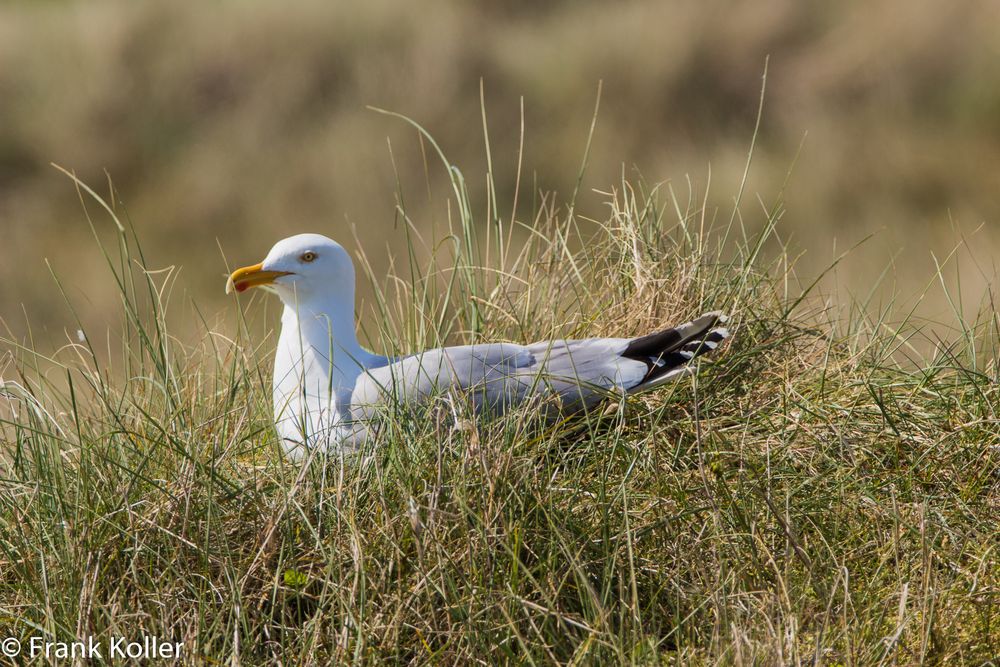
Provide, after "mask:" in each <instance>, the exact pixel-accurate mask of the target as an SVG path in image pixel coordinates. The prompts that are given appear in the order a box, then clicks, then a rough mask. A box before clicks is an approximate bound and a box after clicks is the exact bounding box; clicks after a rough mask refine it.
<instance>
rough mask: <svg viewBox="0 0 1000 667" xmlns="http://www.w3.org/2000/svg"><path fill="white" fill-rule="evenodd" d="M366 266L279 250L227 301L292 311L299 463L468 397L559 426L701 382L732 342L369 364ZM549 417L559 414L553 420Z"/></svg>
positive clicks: (320, 244) (288, 356) (647, 341)
mask: <svg viewBox="0 0 1000 667" xmlns="http://www.w3.org/2000/svg"><path fill="white" fill-rule="evenodd" d="M354 278H355V277H354V263H353V262H352V261H351V257H350V255H349V254H348V253H347V251H346V250H344V248H343V247H341V246H340V244H338V243H336V242H335V241H333V240H331V239H329V238H327V237H325V236H322V235H320V234H299V235H297V236H292V237H290V238H287V239H284V240H282V241H279V242H278V243H276V244H275V246H274V247H273V248H271V251H270V252H269V253H268V254H267V257H265V258H264V261H263V262H261V263H260V264H254V265H253V266H247V267H244V268H242V269H237V270H236V271H234V272H233V273H232V275H231V276H230V277H229V280H228V282H227V283H226V292H227V293H229V292H231V291H232V290H234V289H235V290H236V291H237V292H243V291H245V290H247V289H249V288H251V287H256V286H259V285H272V286H273V287H274V289H275V291H276V292H277V293H278V296H279V297H280V298H281V301H282V303H283V304H284V312H283V314H282V316H281V336H280V337H279V339H278V349H277V351H276V353H275V358H274V390H273V397H274V421H275V425H276V427H277V431H278V435H279V436H280V437H281V439H282V442H283V444H284V447H285V450H286V451H287V453H288V455H289V456H290V457H291V458H293V459H299V458H302V457H303V456H305V455H306V454H307V453H308V452H309V451H310V450H312V449H315V448H321V449H323V450H326V451H331V452H339V451H350V450H353V449H356V448H357V447H358V446H359V445H361V444H362V443H363V442H364V440H365V439H366V438H367V437H368V435H369V430H370V429H369V426H370V424H372V420H373V417H374V416H375V415H376V413H377V412H378V410H379V409H380V408H383V409H384V408H385V407H387V406H390V405H395V406H403V407H410V406H419V405H425V404H426V403H427V402H428V401H429V400H430V399H431V398H432V397H434V396H441V395H450V396H451V397H452V398H455V397H456V396H461V397H463V399H464V400H465V401H466V404H467V405H468V406H469V407H470V408H472V409H473V410H474V412H475V413H476V414H483V413H491V414H499V413H502V412H504V411H505V410H507V409H510V408H514V407H517V406H521V405H524V404H526V403H527V402H529V401H538V403H539V407H540V409H546V410H547V409H550V408H551V407H552V406H555V410H556V414H567V413H571V412H575V411H580V410H584V409H587V408H590V407H593V406H594V405H596V404H597V403H599V402H600V401H602V400H603V399H605V398H607V397H608V396H609V395H614V394H618V395H619V396H620V395H622V394H634V393H637V392H641V391H647V390H649V389H653V388H655V387H658V386H660V385H663V384H665V383H667V382H670V381H672V380H676V379H677V378H680V377H683V376H685V375H688V374H691V373H693V372H694V370H695V368H694V365H693V364H692V363H691V362H692V361H693V360H694V358H695V357H697V356H698V355H700V354H703V353H705V352H708V351H710V350H713V349H715V347H716V346H717V345H719V343H721V342H722V341H723V340H724V339H726V338H727V337H728V336H729V332H728V331H727V330H726V329H724V328H722V327H721V326H717V325H719V324H722V323H724V322H725V321H726V319H727V318H726V316H725V315H723V314H722V313H720V312H711V313H705V314H704V315H702V316H700V317H698V318H696V319H694V320H692V321H691V322H687V323H685V324H681V325H680V326H676V327H673V328H669V329H664V330H662V331H657V332H655V333H651V334H648V335H646V336H642V337H639V338H587V339H582V340H547V341H541V342H537V343H531V344H529V345H517V344H515V343H481V344H478V345H459V346H455V347H443V348H436V349H432V350H425V351H423V352H418V353H416V354H411V355H408V356H403V357H383V356H379V355H376V354H372V353H371V352H368V351H367V350H365V349H364V348H362V347H361V345H360V344H359V343H358V339H357V336H356V334H355V331H354ZM547 414H549V413H547Z"/></svg>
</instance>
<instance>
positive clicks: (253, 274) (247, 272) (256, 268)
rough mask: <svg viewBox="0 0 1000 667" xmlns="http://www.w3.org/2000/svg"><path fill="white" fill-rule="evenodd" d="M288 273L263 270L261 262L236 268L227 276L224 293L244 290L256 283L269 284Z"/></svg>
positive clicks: (288, 272)
mask: <svg viewBox="0 0 1000 667" xmlns="http://www.w3.org/2000/svg"><path fill="white" fill-rule="evenodd" d="M290 273H291V271H265V270H264V265H263V264H254V265H253V266H244V267H243V268H242V269H236V270H235V271H233V274H232V275H231V276H229V280H227V281H226V294H229V293H230V292H232V291H233V290H236V291H237V292H245V291H246V290H248V289H250V288H251V287H257V286H258V285H270V284H271V283H273V282H274V281H275V279H277V278H280V277H281V276H287V275H288V274H290Z"/></svg>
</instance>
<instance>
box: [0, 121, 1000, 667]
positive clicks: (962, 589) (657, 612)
mask: <svg viewBox="0 0 1000 667" xmlns="http://www.w3.org/2000/svg"><path fill="white" fill-rule="evenodd" d="M484 125H485V118H484ZM425 139H426V140H427V141H431V140H430V137H425ZM428 151H429V152H431V146H430V145H429V147H428ZM431 154H432V155H433V153H432V152H431ZM441 157H442V159H444V157H443V154H442V155H441ZM444 162H445V164H446V165H447V166H448V167H449V173H450V176H451V178H452V181H453V184H454V186H455V194H456V198H457V205H456V206H454V207H453V208H452V211H453V212H454V219H453V220H449V229H450V232H451V233H450V234H448V235H446V236H444V237H443V238H440V239H437V238H424V237H422V236H421V235H420V234H419V233H418V229H419V226H418V225H414V224H412V223H411V221H410V220H409V218H408V216H407V213H406V208H405V205H403V202H401V204H400V208H399V213H400V216H399V218H400V226H401V230H402V231H405V233H407V234H408V235H409V238H410V248H411V250H412V252H410V253H409V255H408V256H406V257H404V258H403V260H402V261H401V262H400V265H397V266H396V269H395V270H394V271H393V272H392V273H390V275H388V276H387V277H383V278H380V277H378V276H377V275H375V273H374V271H373V270H372V269H371V266H370V263H368V262H367V261H365V257H364V256H363V257H362V261H361V264H360V266H361V268H362V272H363V273H364V274H365V275H366V276H367V277H368V280H369V281H370V282H371V283H372V284H373V285H374V287H375V294H376V300H375V302H374V303H373V304H367V305H366V306H365V309H366V310H365V312H368V316H366V317H365V318H364V325H363V331H364V334H365V336H366V337H367V338H368V340H370V341H373V346H374V347H377V348H379V350H380V351H386V350H388V351H398V350H409V349H415V348H417V347H420V346H424V345H434V344H440V343H442V342H458V341H469V340H498V339H504V340H515V341H526V340H530V339H541V338H545V337H551V336H553V335H565V336H585V335H636V334H639V333H643V332H646V331H648V330H651V329H654V328H656V327H660V326H662V325H663V324H665V323H667V322H671V321H677V320H680V319H682V318H686V317H688V316H690V315H693V314H697V313H700V312H702V311H705V310H710V309H715V308H720V309H723V310H726V311H728V312H730V313H732V314H733V316H734V318H733V322H732V329H733V332H734V339H733V341H732V343H731V344H729V345H727V346H725V347H724V348H723V349H721V350H720V351H719V353H718V354H716V355H713V357H712V358H711V360H709V361H706V362H704V363H702V369H701V370H702V372H701V373H700V375H699V376H698V377H697V378H695V379H688V380H685V381H684V382H682V383H679V384H678V385H676V386H674V387H670V388H667V389H665V390H663V391H660V392H658V393H655V394H650V395H645V396H641V397H636V398H633V399H629V400H628V401H625V402H624V403H621V404H617V405H613V407H612V409H609V410H607V411H605V412H603V413H602V414H600V415H588V416H585V417H584V418H581V419H579V420H576V421H573V422H570V423H565V424H559V425H556V426H554V427H550V426H545V425H543V424H538V423H535V422H533V421H532V419H531V415H530V414H523V413H522V414H514V415H509V416H508V417H506V418H504V419H500V420H496V421H492V422H487V423H478V424H477V423H470V422H467V421H463V420H456V419H455V418H453V417H452V416H451V413H450V410H449V409H448V407H447V406H446V405H444V406H442V405H435V406H432V408H431V409H430V411H429V413H428V415H425V416H424V418H422V419H416V418H407V417H405V416H401V417H398V418H396V419H393V420H390V422H389V423H388V424H387V429H386V432H385V434H384V435H383V437H382V438H381V439H380V440H379V441H378V442H377V443H372V444H371V446H370V447H369V448H368V449H366V450H365V451H363V452H362V453H361V454H360V455H358V456H356V457H354V458H352V459H347V460H344V459H341V458H338V457H337V456H330V457H317V458H314V459H313V460H311V461H310V462H309V463H308V464H307V465H305V466H304V467H301V468H300V467H297V466H295V465H293V464H290V463H288V462H287V461H285V460H284V458H283V457H282V455H281V453H280V451H279V447H278V444H277V440H276V437H275V435H274V434H273V432H272V427H271V422H270V389H269V358H268V348H269V346H270V342H271V340H270V339H268V338H266V337H265V338H263V339H262V338H259V337H258V336H256V335H251V333H250V332H252V331H256V329H257V328H258V327H256V325H255V321H254V318H257V317H265V316H263V315H261V314H260V313H261V310H262V309H261V308H259V307H258V305H259V304H255V303H250V304H249V305H247V307H246V308H244V309H243V310H242V311H241V313H242V317H241V318H240V326H239V328H238V333H237V334H236V335H235V336H234V335H228V336H227V335H224V334H223V333H220V332H219V331H218V330H217V329H218V328H217V327H212V326H209V325H208V324H207V323H206V324H204V327H203V331H202V337H201V339H200V340H199V341H197V342H194V343H191V342H181V341H180V340H178V339H177V338H175V337H174V336H173V335H172V334H171V329H170V326H169V322H170V318H169V317H168V316H167V313H168V312H170V310H169V308H168V302H169V295H170V294H171V291H172V285H173V283H172V277H170V276H166V277H164V276H163V275H161V274H156V273H151V272H146V271H144V266H145V263H144V262H143V258H142V252H141V247H140V245H139V244H138V241H137V240H136V239H135V237H134V235H133V233H132V231H131V230H132V227H131V225H130V223H129V222H128V220H127V219H119V216H121V215H122V214H121V211H120V208H119V207H118V206H117V204H116V203H115V197H114V196H113V194H112V196H109V197H108V198H107V201H108V202H110V203H108V204H106V205H105V206H104V207H103V208H102V209H100V210H101V215H102V216H110V217H112V218H113V219H114V221H115V222H116V223H117V227H116V228H115V229H118V230H120V232H118V236H117V237H116V238H117V241H118V242H117V245H112V246H110V247H105V246H103V245H102V246H101V248H102V250H103V251H104V252H105V255H106V258H107V263H108V268H109V269H110V272H111V278H110V281H111V283H112V284H113V285H114V286H115V288H116V289H117V290H118V292H119V295H120V302H121V306H122V318H121V329H120V331H118V332H117V333H116V334H113V335H112V334H109V335H108V336H107V339H106V340H105V341H103V342H100V343H98V340H99V339H95V338H91V337H90V336H88V335H86V334H84V335H82V336H81V337H80V339H79V340H75V339H74V340H73V341H72V342H71V344H69V345H67V346H66V347H65V348H63V349H60V350H58V351H57V352H55V353H54V354H46V353H45V352H43V351H42V350H39V349H36V348H35V346H34V345H33V344H32V343H31V342H30V340H29V341H27V342H21V341H10V340H8V341H6V346H7V348H8V350H9V352H8V353H7V356H6V357H4V361H3V364H2V369H3V370H2V372H3V377H4V378H5V383H4V385H3V388H2V390H0V392H2V393H0V398H2V401H3V404H2V410H3V414H2V420H3V421H2V434H3V440H4V442H3V443H2V453H0V461H2V463H0V471H2V472H0V474H2V480H0V630H2V632H0V634H2V635H5V636H6V635H12V636H15V637H18V638H20V639H21V640H22V641H23V642H26V641H27V638H28V637H30V636H32V635H39V634H41V635H44V636H45V637H47V638H49V639H58V640H62V641H71V640H73V639H76V638H80V637H86V636H88V635H94V636H96V637H98V638H103V639H105V640H106V639H107V638H108V637H111V636H118V635H125V636H128V637H133V638H134V637H141V636H142V635H156V636H157V637H161V638H166V639H169V640H171V641H179V642H182V643H183V644H184V655H183V659H182V662H183V664H223V663H226V664H304V665H309V664H329V663H334V662H335V663H403V664H455V663H463V664H464V663H495V662H512V663H527V664H607V663H633V664H695V665H698V664H715V663H723V664H735V665H749V664H814V665H820V664H823V665H874V664H944V663H946V664H983V663H985V662H986V661H987V660H989V659H992V658H995V657H996V656H998V655H1000V552H998V547H1000V542H998V537H997V519H998V516H1000V472H998V470H1000V467H998V461H1000V434H998V428H997V426H998V418H997V414H996V412H997V409H998V406H1000V389H998V385H997V383H996V378H997V372H998V369H997V366H996V361H995V357H993V356H991V352H990V350H991V349H993V347H992V343H993V342H995V340H996V338H997V336H996V328H995V324H994V323H995V319H993V317H992V314H991V311H984V312H988V313H989V317H986V316H984V317H983V318H981V321H978V322H976V321H973V322H971V323H969V324H966V325H964V329H963V331H964V333H963V335H962V336H960V337H959V343H958V344H956V345H939V346H937V347H936V348H935V349H933V350H932V351H931V352H930V353H927V354H925V355H920V354H918V349H919V346H917V345H915V344H914V343H913V341H914V340H915V339H914V336H916V335H918V334H919V329H920V327H919V323H918V322H917V320H915V319H914V318H913V317H906V316H905V315H904V316H903V317H899V318H897V319H895V320H894V319H893V318H894V317H895V316H894V315H893V314H892V313H891V312H889V311H886V312H878V313H876V315H874V316H872V315H867V314H865V311H863V310H861V309H859V308H847V307H845V308H833V307H830V306H829V305H827V304H826V303H825V302H824V301H823V300H822V299H820V298H819V296H817V295H815V294H812V293H811V291H810V286H809V285H805V286H803V285H801V284H799V282H798V280H797V278H796V273H795V264H794V261H793V260H792V258H791V257H790V256H789V254H788V253H787V252H785V251H784V250H783V249H782V247H781V244H780V243H779V242H778V238H777V236H776V234H775V229H776V227H777V225H778V222H779V219H780V217H781V206H780V205H776V206H775V207H773V208H771V209H766V210H764V213H763V218H764V220H763V225H762V229H763V231H762V232H761V233H759V234H750V233H748V232H746V231H745V229H744V227H743V225H742V218H741V217H740V216H738V215H733V218H732V221H731V222H730V223H728V224H719V223H718V222H716V220H715V216H714V215H713V212H712V211H710V210H708V209H707V208H706V207H704V206H703V205H702V204H701V201H702V199H701V198H699V197H698V196H696V194H695V193H692V195H691V196H688V197H681V196H677V195H676V194H675V193H674V191H673V190H671V189H669V188H666V187H659V188H652V189H645V188H644V187H643V186H642V185H641V184H630V183H628V182H625V181H622V182H620V183H618V184H617V185H616V186H615V187H614V188H612V189H610V191H609V192H607V193H606V194H605V199H606V201H607V204H608V208H607V209H606V215H605V216H604V217H603V218H602V219H599V220H590V221H588V220H586V219H584V218H581V217H579V216H578V214H577V213H575V212H574V209H573V208H572V207H568V208H567V207H562V206H559V205H558V204H557V202H556V201H555V200H554V199H552V198H543V199H542V200H540V202H539V203H538V205H537V206H536V207H535V208H536V215H535V217H534V219H532V220H531V221H530V222H528V223H521V222H517V221H515V219H514V218H513V216H507V215H501V214H500V213H498V212H497V211H496V209H495V205H496V202H495V200H492V204H491V205H492V206H494V208H492V209H490V212H489V213H488V215H487V216H486V221H485V223H483V224H477V223H476V222H475V221H474V220H473V216H472V212H471V211H472V207H471V205H469V202H468V198H467V194H466V191H465V188H464V180H463V179H462V176H461V173H460V172H458V171H457V169H454V168H453V167H452V165H450V164H448V162H447V160H444ZM81 187H82V186H81ZM81 196H82V197H83V199H82V201H87V200H99V199H100V197H99V196H98V195H97V194H96V193H94V192H93V191H87V190H81ZM101 201H102V203H103V200H101ZM723 217H728V215H726V216H723ZM100 224H103V222H101V221H98V222H96V223H92V226H94V227H95V228H96V226H97V225H100ZM586 230H594V231H592V232H591V231H586ZM95 237H96V238H97V239H98V242H100V238H101V234H97V232H96V231H95ZM421 247H423V248H424V249H426V250H428V251H429V252H430V253H431V256H432V257H433V260H432V261H431V262H430V263H429V264H421V263H420V262H418V261H417V259H416V257H418V256H419V253H418V252H417V250H419V249H421ZM765 250H766V252H765ZM766 257H771V258H773V259H766ZM192 312H195V313H196V314H197V310H196V309H192ZM376 315H377V316H376ZM196 316H197V315H196ZM202 321H203V322H207V319H203V320H202ZM991 327H992V328H991ZM23 661H24V660H23V659H22V662H23ZM35 662H36V663H37V664H44V663H45V661H44V660H42V659H37V660H36V661H35Z"/></svg>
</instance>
